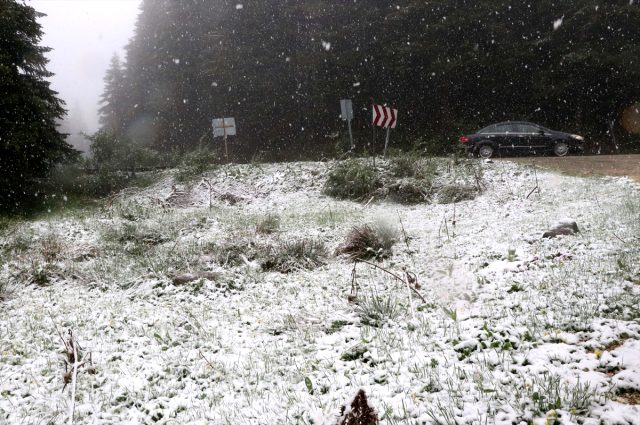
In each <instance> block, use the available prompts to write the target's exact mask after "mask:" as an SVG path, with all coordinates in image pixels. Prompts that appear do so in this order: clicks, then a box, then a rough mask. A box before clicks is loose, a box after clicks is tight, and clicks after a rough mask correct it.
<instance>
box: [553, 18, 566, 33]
mask: <svg viewBox="0 0 640 425" xmlns="http://www.w3.org/2000/svg"><path fill="white" fill-rule="evenodd" d="M563 19H564V15H563V16H562V17H561V18H559V19H556V20H555V21H553V29H554V31H555V30H557V29H558V28H560V25H562V20H563Z"/></svg>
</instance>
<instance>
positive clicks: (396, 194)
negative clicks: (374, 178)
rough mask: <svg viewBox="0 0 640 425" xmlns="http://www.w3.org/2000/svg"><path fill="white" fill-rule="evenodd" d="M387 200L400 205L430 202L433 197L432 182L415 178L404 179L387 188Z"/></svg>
mask: <svg viewBox="0 0 640 425" xmlns="http://www.w3.org/2000/svg"><path fill="white" fill-rule="evenodd" d="M386 189H387V190H386V192H387V199H389V200H390V201H392V202H396V203H398V204H419V203H421V202H428V201H430V200H431V196H432V182H431V181H427V180H421V179H415V178H403V179H400V180H397V181H395V182H393V183H391V184H390V185H389V186H388V187H387V188H386Z"/></svg>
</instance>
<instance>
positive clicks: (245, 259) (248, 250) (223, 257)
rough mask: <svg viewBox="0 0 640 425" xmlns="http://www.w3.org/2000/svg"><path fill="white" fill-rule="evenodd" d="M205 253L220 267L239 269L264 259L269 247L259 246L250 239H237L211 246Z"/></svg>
mask: <svg viewBox="0 0 640 425" xmlns="http://www.w3.org/2000/svg"><path fill="white" fill-rule="evenodd" d="M207 251H209V252H208V253H210V254H212V256H213V260H214V261H215V262H216V263H217V264H219V265H220V266H222V267H239V266H242V265H247V264H249V263H250V262H252V261H254V260H259V259H261V258H264V257H265V256H266V255H267V254H268V252H269V251H270V247H269V246H267V245H259V244H257V243H256V242H255V241H254V240H252V239H244V238H239V239H235V240H229V241H225V242H222V243H220V244H216V245H212V246H210V247H209V249H208V250H207Z"/></svg>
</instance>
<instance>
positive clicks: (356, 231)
mask: <svg viewBox="0 0 640 425" xmlns="http://www.w3.org/2000/svg"><path fill="white" fill-rule="evenodd" d="M396 237H397V232H396V229H394V228H393V227H391V226H389V225H388V224H386V223H378V224H377V225H375V226H371V225H369V224H363V225H361V226H355V227H353V228H352V229H351V231H350V232H349V234H348V235H347V238H346V241H345V242H344V243H343V244H342V245H340V246H339V247H338V249H337V250H336V253H337V254H346V255H348V256H349V257H351V258H353V259H362V260H366V259H371V258H374V259H377V260H381V259H383V258H387V257H389V256H390V255H391V247H392V246H393V244H394V243H395V241H396Z"/></svg>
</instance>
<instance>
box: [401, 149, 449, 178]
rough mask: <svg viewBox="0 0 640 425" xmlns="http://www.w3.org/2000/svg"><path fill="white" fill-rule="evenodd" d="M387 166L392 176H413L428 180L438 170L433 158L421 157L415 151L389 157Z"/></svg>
mask: <svg viewBox="0 0 640 425" xmlns="http://www.w3.org/2000/svg"><path fill="white" fill-rule="evenodd" d="M389 166H390V170H391V174H392V175H393V176H394V177H400V178H403V177H413V178H416V179H425V180H429V181H431V180H433V178H434V176H435V175H436V173H437V171H438V166H437V163H436V162H435V161H434V160H433V159H429V158H422V157H420V156H419V155H418V154H416V153H401V154H399V155H397V156H394V157H391V159H390V160H389Z"/></svg>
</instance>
